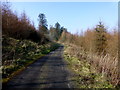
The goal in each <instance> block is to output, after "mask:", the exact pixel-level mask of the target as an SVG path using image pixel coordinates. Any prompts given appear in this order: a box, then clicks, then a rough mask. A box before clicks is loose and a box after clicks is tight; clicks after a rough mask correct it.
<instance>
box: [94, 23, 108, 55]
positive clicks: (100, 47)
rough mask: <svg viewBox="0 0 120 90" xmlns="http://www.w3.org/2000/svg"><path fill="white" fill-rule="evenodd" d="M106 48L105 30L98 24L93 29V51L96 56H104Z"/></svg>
mask: <svg viewBox="0 0 120 90" xmlns="http://www.w3.org/2000/svg"><path fill="white" fill-rule="evenodd" d="M106 46H107V37H106V28H105V27H104V25H103V24H102V22H99V24H98V25H97V26H96V28H95V51H96V52H98V54H99V55H100V54H104V55H105V54H106Z"/></svg>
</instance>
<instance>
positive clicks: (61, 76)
mask: <svg viewBox="0 0 120 90" xmlns="http://www.w3.org/2000/svg"><path fill="white" fill-rule="evenodd" d="M70 77H71V74H70V72H69V70H68V68H67V64H66V62H65V61H64V59H63V47H60V48H58V49H57V50H55V51H52V52H51V53H49V54H48V55H46V56H44V57H42V58H41V59H39V60H37V61H36V62H35V63H33V64H31V65H30V66H28V67H27V68H26V69H25V70H24V71H22V72H21V73H20V74H19V75H16V76H15V77H14V78H13V79H11V80H10V81H9V82H8V83H7V86H6V87H3V88H4V89H5V90H15V89H17V90H18V89H21V90H23V89H26V90H30V89H34V90H40V89H41V88H73V85H72V84H71V82H73V81H71V80H70V79H69V78H70Z"/></svg>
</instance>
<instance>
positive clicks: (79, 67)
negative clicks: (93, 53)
mask: <svg viewBox="0 0 120 90" xmlns="http://www.w3.org/2000/svg"><path fill="white" fill-rule="evenodd" d="M67 49H69V48H68V47H65V50H64V58H65V60H66V61H67V62H68V63H69V68H71V69H72V70H73V72H74V73H76V74H77V76H76V77H72V79H74V80H75V84H76V87H77V88H113V85H111V84H110V83H109V82H108V81H107V80H106V78H105V77H103V76H102V74H101V73H98V72H97V71H96V70H95V68H93V67H92V66H90V64H89V63H88V62H87V61H86V60H83V59H78V58H76V57H74V56H71V55H70V54H69V52H68V51H67Z"/></svg>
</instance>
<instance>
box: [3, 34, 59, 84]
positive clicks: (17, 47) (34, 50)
mask: <svg viewBox="0 0 120 90" xmlns="http://www.w3.org/2000/svg"><path fill="white" fill-rule="evenodd" d="M58 47H59V44H57V43H54V42H51V43H47V44H44V45H39V44H38V43H34V42H32V41H28V40H16V39H13V38H10V37H6V36H3V38H2V67H1V69H2V78H3V83H4V82H7V81H8V80H9V79H10V78H11V77H12V76H13V75H14V74H15V73H16V72H17V71H19V70H20V69H23V68H25V67H26V66H27V65H29V64H31V63H33V62H34V61H35V60H37V59H38V58H40V57H42V56H44V55H45V54H47V53H49V52H51V51H53V50H55V49H56V48H58Z"/></svg>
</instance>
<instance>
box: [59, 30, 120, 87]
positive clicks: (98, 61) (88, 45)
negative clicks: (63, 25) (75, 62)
mask: <svg viewBox="0 0 120 90" xmlns="http://www.w3.org/2000/svg"><path fill="white" fill-rule="evenodd" d="M94 35H95V33H94V31H93V30H87V31H86V32H85V33H84V35H83V36H78V35H72V34H70V33H68V34H67V33H64V36H65V37H66V39H65V40H64V43H66V45H68V46H69V51H68V52H69V54H70V55H72V56H75V57H78V58H84V59H85V60H86V61H88V62H89V63H90V64H91V65H92V66H94V68H96V70H97V71H98V72H100V73H102V75H103V76H105V77H107V80H108V81H109V82H111V83H112V84H113V85H115V86H116V85H118V84H120V83H119V77H118V74H119V73H118V32H117V31H115V32H113V33H107V34H106V37H107V47H106V48H105V49H106V51H107V54H106V55H103V53H101V54H100V55H98V54H97V52H95V50H94V49H95V45H94V43H95V42H94V38H95V37H94ZM64 36H63V37H64ZM63 37H62V38H63ZM71 37H72V40H70V39H71ZM62 38H61V39H62Z"/></svg>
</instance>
